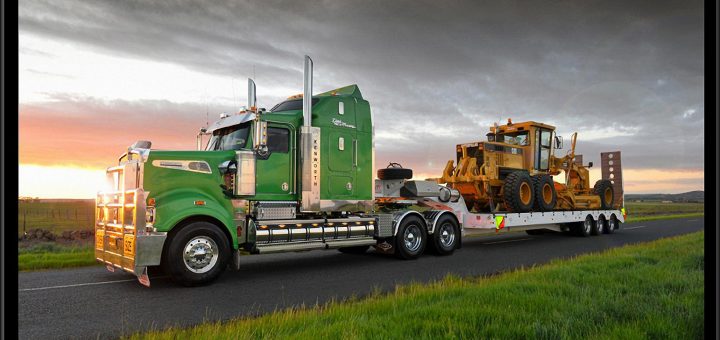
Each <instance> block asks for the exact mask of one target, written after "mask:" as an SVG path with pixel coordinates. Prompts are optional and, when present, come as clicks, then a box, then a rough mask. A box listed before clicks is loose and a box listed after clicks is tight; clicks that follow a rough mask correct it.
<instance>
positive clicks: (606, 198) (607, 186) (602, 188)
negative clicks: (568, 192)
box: [593, 179, 615, 209]
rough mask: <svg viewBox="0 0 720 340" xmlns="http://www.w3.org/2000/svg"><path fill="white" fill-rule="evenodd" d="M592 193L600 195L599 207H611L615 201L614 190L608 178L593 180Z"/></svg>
mask: <svg viewBox="0 0 720 340" xmlns="http://www.w3.org/2000/svg"><path fill="white" fill-rule="evenodd" d="M593 193H595V194H596V195H598V196H600V209H612V207H613V204H614V203H615V192H614V190H613V185H612V183H611V182H610V181H609V180H607V179H601V180H599V181H597V182H595V187H594V188H593Z"/></svg>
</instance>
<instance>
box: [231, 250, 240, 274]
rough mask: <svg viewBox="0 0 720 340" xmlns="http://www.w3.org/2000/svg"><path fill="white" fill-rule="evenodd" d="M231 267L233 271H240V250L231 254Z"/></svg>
mask: <svg viewBox="0 0 720 340" xmlns="http://www.w3.org/2000/svg"><path fill="white" fill-rule="evenodd" d="M232 267H233V269H235V270H240V249H238V250H236V251H234V252H233V263H232Z"/></svg>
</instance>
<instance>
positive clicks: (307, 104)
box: [303, 56, 313, 126]
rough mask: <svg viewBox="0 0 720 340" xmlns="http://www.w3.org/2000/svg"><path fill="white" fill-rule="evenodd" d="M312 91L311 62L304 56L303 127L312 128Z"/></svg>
mask: <svg viewBox="0 0 720 340" xmlns="http://www.w3.org/2000/svg"><path fill="white" fill-rule="evenodd" d="M312 90H313V61H312V59H310V57H308V56H305V68H304V70H303V121H304V124H305V126H312Z"/></svg>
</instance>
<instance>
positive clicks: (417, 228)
mask: <svg viewBox="0 0 720 340" xmlns="http://www.w3.org/2000/svg"><path fill="white" fill-rule="evenodd" d="M426 230H427V228H426V227H425V223H423V221H422V219H421V218H420V217H418V216H415V215H410V216H407V217H405V218H404V219H403V220H402V221H400V226H399V227H398V231H397V235H396V236H395V256H397V257H399V258H401V259H405V260H411V259H416V258H418V257H419V256H420V254H422V252H423V251H424V250H425V245H426V244H427V231H426Z"/></svg>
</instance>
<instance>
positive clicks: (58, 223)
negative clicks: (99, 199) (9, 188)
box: [18, 200, 95, 235]
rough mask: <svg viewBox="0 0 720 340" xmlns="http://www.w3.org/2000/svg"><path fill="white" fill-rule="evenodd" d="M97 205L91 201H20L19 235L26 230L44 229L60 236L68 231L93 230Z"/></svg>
mask: <svg viewBox="0 0 720 340" xmlns="http://www.w3.org/2000/svg"><path fill="white" fill-rule="evenodd" d="M94 219H95V203H94V202H93V201H90V200H78V201H72V202H28V201H18V235H22V233H23V223H24V225H25V229H26V230H30V229H34V228H42V229H46V230H50V231H52V232H53V233H55V234H60V233H62V232H63V231H66V230H83V229H86V230H92V228H93V220H94Z"/></svg>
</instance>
